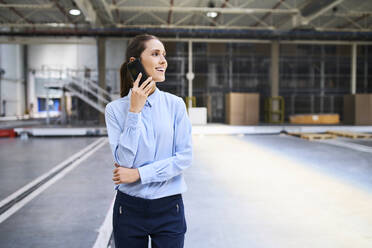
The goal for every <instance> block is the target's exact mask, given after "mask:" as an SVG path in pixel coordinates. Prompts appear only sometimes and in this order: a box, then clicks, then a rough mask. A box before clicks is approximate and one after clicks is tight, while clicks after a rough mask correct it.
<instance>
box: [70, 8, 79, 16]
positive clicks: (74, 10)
mask: <svg viewBox="0 0 372 248" xmlns="http://www.w3.org/2000/svg"><path fill="white" fill-rule="evenodd" d="M68 13H70V15H74V16H78V15H80V13H81V11H80V10H78V9H70V11H69V12H68Z"/></svg>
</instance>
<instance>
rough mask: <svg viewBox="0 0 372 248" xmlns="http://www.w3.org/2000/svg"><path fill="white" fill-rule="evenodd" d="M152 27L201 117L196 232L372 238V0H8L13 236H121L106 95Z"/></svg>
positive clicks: (366, 247)
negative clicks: (116, 226)
mask: <svg viewBox="0 0 372 248" xmlns="http://www.w3.org/2000/svg"><path fill="white" fill-rule="evenodd" d="M141 34H150V35H154V36H156V37H157V38H158V39H159V40H160V41H161V42H162V44H163V45H164V48H165V50H166V57H165V58H166V61H167V64H168V67H167V68H166V72H165V81H164V82H158V83H157V84H156V87H157V88H158V89H159V90H160V91H163V92H167V93H170V94H173V95H176V96H178V97H180V98H182V100H183V104H184V105H185V108H186V110H187V117H188V121H189V122H190V124H191V125H192V154H193V155H192V164H191V165H190V166H189V167H188V168H187V169H185V170H184V171H183V172H182V173H183V177H184V179H185V182H186V185H187V191H185V192H183V193H182V197H183V202H184V206H185V207H184V208H185V218H186V223H187V232H186V234H185V240H184V247H186V248H227V247H231V248H246V247H251V248H299V247H303V248H306V247H309V248H310V247H311V248H343V247H345V248H350V247H355V248H371V247H372V211H371V210H372V1H370V0H151V1H150V0H0V247H4V248H7V247H9V248H10V247H12V248H20V247H22V248H24V247H35V248H36V247H37V248H44V247H45V248H46V247H55V248H58V247H64V248H65V247H77V248H80V247H81V248H82V247H92V248H108V247H110V248H114V247H117V246H116V245H115V239H114V236H113V223H112V219H113V206H114V202H115V197H116V194H117V192H116V187H115V186H116V185H115V184H114V182H113V181H112V175H113V170H114V169H115V165H114V164H115V162H117V160H115V159H116V158H115V157H114V156H113V152H115V151H113V150H112V149H111V147H110V140H109V138H108V130H107V125H106V124H107V123H106V122H107V119H105V110H106V106H107V104H109V103H110V102H114V101H120V100H122V99H121V98H126V96H125V97H122V95H121V84H120V80H121V79H120V78H121V74H120V68H121V66H122V65H123V63H124V62H126V61H125V60H126V50H127V47H128V46H129V44H130V42H131V41H132V39H133V38H134V37H135V36H136V35H141ZM106 118H107V117H106ZM123 137H124V136H123ZM177 206H178V205H177ZM148 245H149V247H151V246H152V243H151V239H150V240H149V244H148ZM128 247H130V246H128Z"/></svg>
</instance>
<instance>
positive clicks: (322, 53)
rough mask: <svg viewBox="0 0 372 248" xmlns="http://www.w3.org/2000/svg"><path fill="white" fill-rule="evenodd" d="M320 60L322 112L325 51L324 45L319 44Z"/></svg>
mask: <svg viewBox="0 0 372 248" xmlns="http://www.w3.org/2000/svg"><path fill="white" fill-rule="evenodd" d="M320 49H321V57H320V59H321V61H320V113H324V96H325V94H324V89H325V55H324V54H325V53H324V45H322V46H321V48H320Z"/></svg>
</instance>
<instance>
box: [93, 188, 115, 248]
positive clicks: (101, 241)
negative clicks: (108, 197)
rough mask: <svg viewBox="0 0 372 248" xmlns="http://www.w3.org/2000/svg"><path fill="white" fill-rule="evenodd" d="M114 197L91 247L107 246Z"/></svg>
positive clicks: (109, 236) (100, 247)
mask: <svg viewBox="0 0 372 248" xmlns="http://www.w3.org/2000/svg"><path fill="white" fill-rule="evenodd" d="M115 198H116V194H115V197H114V199H113V200H112V201H111V204H110V208H109V210H108V212H107V214H106V217H105V220H104V221H103V223H102V225H101V227H100V228H99V231H98V232H99V233H98V236H97V239H96V242H95V243H94V245H93V248H107V246H108V244H109V241H110V238H111V234H112V214H113V208H114V203H115Z"/></svg>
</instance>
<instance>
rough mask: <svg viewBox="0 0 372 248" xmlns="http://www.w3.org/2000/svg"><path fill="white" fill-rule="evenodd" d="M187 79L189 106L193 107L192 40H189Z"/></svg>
mask: <svg viewBox="0 0 372 248" xmlns="http://www.w3.org/2000/svg"><path fill="white" fill-rule="evenodd" d="M186 76H187V80H188V81H189V101H188V106H189V108H192V81H193V80H194V77H195V75H194V73H193V72H192V41H191V40H189V71H188V73H187V75H186Z"/></svg>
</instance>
